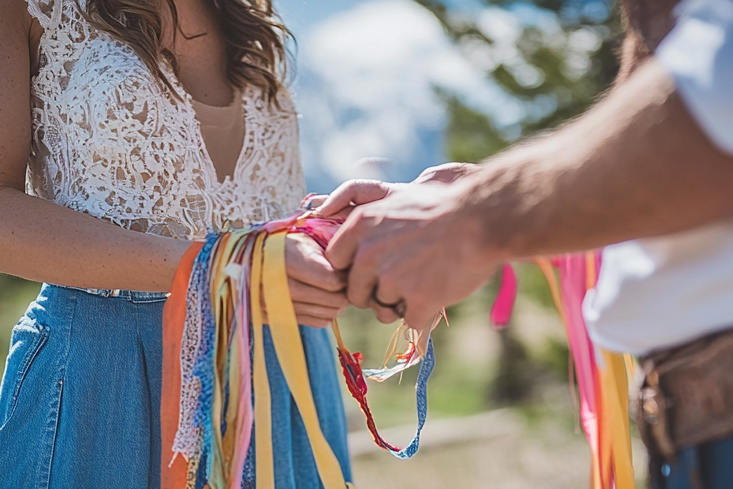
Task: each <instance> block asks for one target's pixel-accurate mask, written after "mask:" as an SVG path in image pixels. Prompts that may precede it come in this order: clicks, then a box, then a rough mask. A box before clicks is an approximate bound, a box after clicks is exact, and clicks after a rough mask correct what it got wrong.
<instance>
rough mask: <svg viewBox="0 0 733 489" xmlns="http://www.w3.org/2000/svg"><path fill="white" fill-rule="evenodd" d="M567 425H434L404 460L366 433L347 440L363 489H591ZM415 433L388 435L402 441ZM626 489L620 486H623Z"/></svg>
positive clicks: (581, 441)
mask: <svg viewBox="0 0 733 489" xmlns="http://www.w3.org/2000/svg"><path fill="white" fill-rule="evenodd" d="M567 424H568V423H567V420H565V419H563V420H561V419H558V418H556V417H553V416H544V417H540V418H538V419H533V420H528V419H527V418H526V417H525V416H523V415H522V414H521V413H517V412H516V411H511V410H498V411H493V412H489V413H485V414H480V415H476V416H472V417H469V418H460V419H455V420H438V421H435V422H432V423H431V422H429V423H428V425H427V427H426V428H425V431H424V436H423V438H422V441H423V442H422V445H421V448H420V451H419V452H418V454H417V455H416V456H415V457H414V458H413V459H411V460H407V461H401V460H397V459H394V458H392V457H391V456H390V455H389V454H387V453H386V452H382V451H380V450H378V449H376V448H371V446H373V442H371V440H370V439H369V437H368V434H366V433H363V432H360V433H355V434H352V435H351V438H350V440H349V442H350V446H351V447H352V452H353V454H354V459H353V464H354V465H353V469H354V478H355V481H356V485H357V488H358V489H383V488H399V489H452V488H491V489H527V488H541V489H571V488H579V489H586V488H589V487H590V484H589V468H590V455H589V450H588V445H587V443H586V441H585V438H584V437H583V435H580V434H575V433H574V432H573V429H572V428H571V429H568V426H567ZM411 430H414V428H412V427H410V428H403V429H392V430H385V433H384V434H385V438H387V439H388V440H394V441H395V442H397V443H404V441H405V440H408V439H409V438H410V437H411V432H412V431H411ZM645 463H646V460H645V456H644V450H643V446H642V445H641V444H640V442H639V441H638V440H635V441H634V466H635V471H636V478H637V480H638V481H639V482H638V483H637V487H638V488H642V487H644V484H643V483H642V482H641V481H643V480H644V477H645V476H644V474H645V468H644V467H645ZM620 489H621V488H620Z"/></svg>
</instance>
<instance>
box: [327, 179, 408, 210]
mask: <svg viewBox="0 0 733 489" xmlns="http://www.w3.org/2000/svg"><path fill="white" fill-rule="evenodd" d="M398 185H400V184H394V183H386V182H380V181H379V180H350V181H348V182H346V183H343V184H341V186H339V188H337V189H336V190H334V191H333V192H332V193H331V195H329V196H328V199H326V201H325V202H324V203H323V205H321V206H320V207H318V208H317V209H316V212H318V213H319V214H320V215H322V216H324V217H330V216H333V215H336V214H338V213H339V212H341V211H343V210H344V209H347V208H348V207H350V206H351V205H352V204H355V205H362V204H368V203H370V202H374V201H376V200H380V199H383V198H385V197H386V196H387V195H389V193H390V192H391V191H392V190H393V189H394V188H395V187H396V186H398Z"/></svg>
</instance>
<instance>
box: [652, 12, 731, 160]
mask: <svg viewBox="0 0 733 489" xmlns="http://www.w3.org/2000/svg"><path fill="white" fill-rule="evenodd" d="M677 13H678V15H679V20H678V23H677V25H676V26H675V28H674V29H673V30H672V32H670V33H669V35H668V36H667V38H666V39H664V41H663V42H662V44H661V45H660V46H659V48H658V49H657V52H656V56H655V57H656V59H657V61H658V62H660V63H661V64H662V66H663V67H664V68H665V69H666V70H667V71H668V72H669V74H670V75H671V76H672V77H673V78H674V81H675V85H676V86H677V91H678V92H679V94H680V96H681V97H682V99H683V100H684V101H685V103H686V105H687V107H688V108H689V110H690V112H691V113H692V115H693V116H694V117H695V119H696V120H697V122H698V124H699V125H700V127H702V129H703V131H704V132H705V133H706V134H707V135H708V137H709V138H710V140H711V141H712V142H713V143H714V144H715V145H716V146H717V147H718V148H719V149H720V150H721V151H723V152H725V153H728V154H731V155H733V0H685V1H684V2H682V3H681V4H680V5H679V7H678V10H677Z"/></svg>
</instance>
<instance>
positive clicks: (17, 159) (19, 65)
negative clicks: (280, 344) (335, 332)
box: [0, 0, 348, 326]
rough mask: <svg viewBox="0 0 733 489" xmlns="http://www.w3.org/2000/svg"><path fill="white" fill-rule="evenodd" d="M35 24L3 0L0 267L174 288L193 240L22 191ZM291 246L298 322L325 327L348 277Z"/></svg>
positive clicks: (42, 277)
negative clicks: (134, 227) (131, 227)
mask: <svg viewBox="0 0 733 489" xmlns="http://www.w3.org/2000/svg"><path fill="white" fill-rule="evenodd" d="M32 25H33V21H32V19H31V17H30V15H29V14H28V12H27V11H26V3H25V1H24V0H8V1H5V2H0V272H2V273H7V274H11V275H15V276H18V277H23V278H26V279H29V280H34V281H39V282H49V283H55V284H60V285H68V286H76V287H84V288H95V289H131V290H140V291H168V290H170V288H171V285H172V283H173V277H174V275H175V272H176V268H177V267H178V263H179V261H180V259H181V257H182V256H183V254H184V252H185V251H186V249H187V248H188V246H189V245H190V243H188V242H186V241H182V240H176V239H172V238H165V237H161V236H155V235H151V234H144V233H139V232H134V231H128V230H126V229H123V228H120V227H118V226H115V225H113V224H110V223H108V222H105V221H103V220H100V219H97V218H94V217H91V216H89V215H85V214H82V213H79V212H75V211H72V210H70V209H67V208H64V207H61V206H58V205H55V204H52V203H50V202H47V201H45V200H42V199H39V198H35V197H31V196H29V195H26V194H25V193H24V184H25V172H26V164H27V161H28V155H29V154H30V147H31V118H30V109H29V108H30V73H31V56H30V53H31V52H32V48H31V47H30V46H31V44H32V43H31V42H30V38H31V35H32ZM286 251H287V256H286V260H287V266H288V274H289V275H290V285H291V293H292V297H293V301H294V306H295V311H296V314H297V316H298V319H299V321H300V322H301V324H308V325H312V326H325V325H326V324H328V322H329V321H330V319H332V318H333V317H335V316H336V315H337V314H338V313H339V312H340V311H341V310H343V308H345V307H346V305H347V304H348V303H347V301H346V299H345V297H344V293H343V288H344V280H343V278H342V276H341V275H340V274H339V273H337V272H336V271H335V270H334V269H333V268H332V267H331V265H330V264H329V263H328V261H326V260H325V258H323V253H322V252H321V250H320V249H318V247H317V245H315V243H310V242H308V240H307V239H305V238H298V237H292V238H291V239H289V240H288V244H287V250H286Z"/></svg>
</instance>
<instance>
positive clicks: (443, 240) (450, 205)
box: [286, 163, 496, 329]
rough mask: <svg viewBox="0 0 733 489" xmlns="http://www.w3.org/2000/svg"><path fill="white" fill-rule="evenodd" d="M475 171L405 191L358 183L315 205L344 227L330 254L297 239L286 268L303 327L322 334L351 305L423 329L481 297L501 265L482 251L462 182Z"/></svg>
mask: <svg viewBox="0 0 733 489" xmlns="http://www.w3.org/2000/svg"><path fill="white" fill-rule="evenodd" d="M474 171H478V170H477V167H476V166H475V165H467V164H457V163H449V164H446V165H441V166H438V167H433V168H429V169H428V170H426V171H425V172H423V173H422V174H421V175H420V176H419V177H418V178H417V179H416V180H415V181H413V182H411V183H408V184H390V183H384V182H379V181H375V180H352V181H349V182H346V183H344V184H343V185H341V186H340V187H339V188H338V189H336V190H335V191H334V192H333V193H332V194H331V195H329V196H319V197H316V198H315V199H314V201H313V204H315V205H316V206H318V207H317V208H316V212H317V213H318V214H320V215H322V216H324V217H331V216H341V217H344V218H345V219H346V221H345V222H344V224H343V226H342V227H341V228H340V229H339V231H338V232H337V233H336V235H335V236H334V238H333V240H332V241H331V243H330V245H329V247H328V249H327V250H326V252H325V253H324V252H323V251H322V250H321V249H320V247H319V246H318V245H317V244H316V243H315V242H313V241H312V240H311V239H310V238H308V237H305V236H300V235H291V236H289V238H288V242H287V246H286V263H287V268H288V275H289V279H290V290H291V295H292V299H293V304H294V307H295V312H296V315H297V317H298V320H299V322H300V323H301V324H305V325H309V326H314V327H324V326H327V325H328V324H329V323H330V322H331V320H333V319H334V318H335V317H336V316H338V315H339V314H341V313H342V312H343V311H344V310H345V309H346V307H347V306H348V305H349V303H351V304H353V305H355V306H356V307H358V308H362V309H364V308H371V309H373V310H374V312H375V313H376V315H377V318H378V319H379V320H380V321H381V322H383V323H389V322H393V321H395V320H397V319H399V318H400V317H403V318H404V319H405V321H406V322H407V323H408V324H409V325H410V326H412V327H413V328H416V329H423V328H425V327H427V326H428V325H429V324H430V323H431V322H432V318H433V317H434V316H435V314H437V313H438V312H439V311H440V310H441V309H443V308H444V307H446V306H449V305H451V304H454V303H456V302H458V301H460V300H462V299H464V298H465V297H467V296H468V295H470V294H471V293H472V292H473V291H475V290H476V289H478V288H479V287H480V286H481V285H482V284H483V283H485V282H486V281H487V280H488V279H489V278H490V277H491V275H492V274H493V272H494V270H495V268H496V265H495V264H494V263H493V262H492V261H489V260H486V259H485V257H484V256H483V255H484V253H483V251H482V230H481V229H480V225H479V220H477V219H475V218H474V216H472V215H471V209H470V204H469V202H468V200H467V196H468V195H470V192H469V190H470V189H469V187H468V186H467V182H464V181H467V180H469V179H467V178H464V177H466V176H468V175H470V174H471V173H472V172H474Z"/></svg>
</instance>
